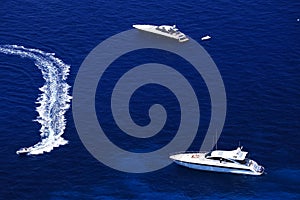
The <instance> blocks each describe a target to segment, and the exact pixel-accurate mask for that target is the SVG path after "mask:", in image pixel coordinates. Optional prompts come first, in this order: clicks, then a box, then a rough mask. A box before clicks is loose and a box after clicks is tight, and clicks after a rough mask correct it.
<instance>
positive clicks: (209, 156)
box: [170, 147, 264, 175]
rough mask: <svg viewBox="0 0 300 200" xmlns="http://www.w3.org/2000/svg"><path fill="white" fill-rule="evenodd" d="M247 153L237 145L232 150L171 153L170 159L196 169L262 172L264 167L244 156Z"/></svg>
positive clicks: (250, 173)
mask: <svg viewBox="0 0 300 200" xmlns="http://www.w3.org/2000/svg"><path fill="white" fill-rule="evenodd" d="M247 153H248V152H245V151H242V148H240V147H238V148H237V149H236V150H232V151H221V150H214V151H211V152H204V153H201V152H185V153H176V154H173V155H171V156H170V159H172V160H173V161H174V162H175V163H177V164H179V165H182V166H184V167H188V168H192V169H197V170H205V171H215V172H225V173H235V174H248V175H261V174H263V173H264V167H263V166H260V165H258V164H257V163H256V162H255V161H254V160H250V159H249V158H246V155H247Z"/></svg>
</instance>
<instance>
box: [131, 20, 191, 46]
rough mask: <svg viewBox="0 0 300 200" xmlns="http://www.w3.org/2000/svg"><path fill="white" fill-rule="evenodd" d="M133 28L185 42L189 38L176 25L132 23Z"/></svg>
mask: <svg viewBox="0 0 300 200" xmlns="http://www.w3.org/2000/svg"><path fill="white" fill-rule="evenodd" d="M132 26H133V27H134V28H136V29H139V30H142V31H146V32H150V33H155V34H158V35H163V36H166V37H169V38H173V39H176V40H178V41H179V42H186V41H188V40H189V39H188V38H187V36H186V35H185V34H183V33H182V32H180V31H179V30H178V29H177V27H176V25H173V26H169V25H161V26H154V25H137V24H136V25H132Z"/></svg>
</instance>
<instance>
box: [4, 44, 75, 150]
mask: <svg viewBox="0 0 300 200" xmlns="http://www.w3.org/2000/svg"><path fill="white" fill-rule="evenodd" d="M0 53H5V54H10V55H18V56H21V57H23V58H29V59H33V60H34V63H35V65H36V66H37V67H38V68H39V69H40V70H41V72H42V75H43V78H44V80H45V84H44V86H43V87H41V88H40V91H41V92H42V93H41V94H40V95H39V97H38V98H37V101H36V104H39V106H38V107H37V108H36V111H37V112H38V113H39V116H38V117H37V119H36V120H35V121H37V122H39V123H40V124H41V125H42V127H41V129H40V132H41V134H40V135H41V141H40V142H38V143H37V144H35V145H33V146H31V147H28V148H21V149H20V150H19V151H17V153H18V152H20V151H23V152H26V153H27V155H37V154H43V153H44V152H50V151H51V150H53V148H54V147H59V146H61V145H65V144H67V143H68V141H67V140H65V139H64V138H62V135H63V133H64V130H65V127H66V119H65V116H64V114H65V112H66V111H67V110H68V108H69V107H70V104H69V103H70V101H71V99H72V97H71V96H70V95H69V94H68V91H69V89H70V86H69V85H68V84H67V83H66V79H67V76H68V75H69V71H70V66H69V65H66V64H65V63H64V62H63V61H62V60H60V59H58V58H56V57H54V53H46V52H43V51H41V50H38V49H28V48H25V47H23V46H17V45H3V46H0Z"/></svg>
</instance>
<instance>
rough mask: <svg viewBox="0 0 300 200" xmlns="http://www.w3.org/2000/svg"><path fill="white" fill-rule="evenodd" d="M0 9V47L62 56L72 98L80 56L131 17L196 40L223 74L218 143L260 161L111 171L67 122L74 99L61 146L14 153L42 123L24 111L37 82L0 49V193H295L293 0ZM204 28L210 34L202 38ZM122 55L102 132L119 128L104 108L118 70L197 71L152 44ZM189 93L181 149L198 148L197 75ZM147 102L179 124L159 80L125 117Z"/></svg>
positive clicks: (100, 101)
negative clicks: (147, 65) (191, 115)
mask: <svg viewBox="0 0 300 200" xmlns="http://www.w3.org/2000/svg"><path fill="white" fill-rule="evenodd" d="M0 16H1V17H0V46H3V45H18V46H24V47H25V48H30V49H37V50H40V51H43V52H46V53H55V57H56V58H59V59H61V60H62V61H63V62H64V63H65V64H66V65H70V74H69V76H68V78H67V79H66V82H67V83H68V84H69V85H70V86H71V88H70V91H69V93H70V95H72V89H73V84H74V82H75V78H76V75H77V72H78V70H79V68H80V66H81V64H82V62H83V61H84V59H85V57H86V56H87V55H88V54H89V52H90V51H91V50H92V49H93V48H95V47H96V46H97V45H98V44H99V43H101V42H102V41H104V40H105V39H107V38H109V37H111V36H113V35H115V34H118V33H120V32H122V31H126V30H129V29H132V25H133V24H157V25H160V24H170V25H173V24H176V25H177V26H178V27H179V29H180V30H181V31H182V32H184V33H185V34H187V35H188V36H189V37H191V38H193V39H194V40H196V41H198V42H199V44H201V45H202V46H203V47H204V48H205V50H206V51H207V52H208V53H209V55H210V56H211V57H212V58H213V60H214V62H215V63H216V65H217V67H218V69H219V71H220V74H221V76H222V79H223V82H224V86H225V90H226V96H227V115H226V121H225V125H224V128H223V132H222V135H221V137H220V138H219V141H218V148H219V149H233V148H236V147H237V145H239V143H241V145H243V146H244V149H245V150H246V151H249V152H250V157H251V158H253V159H254V160H256V161H257V162H258V163H260V164H262V165H263V166H264V167H265V169H266V174H264V175H262V176H245V175H232V174H221V173H212V172H202V171H196V170H190V169H187V168H183V167H180V166H177V165H175V164H171V165H169V166H167V167H165V168H163V169H160V170H157V171H153V172H149V173H141V174H135V173H125V172H120V171H117V170H114V169H111V168H109V167H107V166H106V165H104V164H102V163H100V162H99V161H98V160H96V159H95V158H94V157H93V156H92V155H91V154H90V153H89V152H88V151H87V150H86V148H85V147H84V145H83V144H82V142H81V140H80V138H79V135H78V133H77V130H76V127H75V123H74V120H73V115H72V106H71V108H70V109H69V110H67V112H66V113H65V117H66V126H65V130H64V133H63V135H62V137H63V138H64V139H66V140H67V141H69V143H68V144H67V145H63V146H60V147H58V148H54V149H53V150H52V151H51V152H49V153H44V154H41V155H33V156H18V155H16V151H17V150H18V149H20V148H21V147H28V146H31V145H34V144H36V143H38V142H39V141H40V140H41V136H40V132H39V130H40V128H41V124H39V123H38V122H36V121H33V120H35V119H36V118H37V116H38V112H37V111H36V107H37V106H38V105H37V104H36V103H35V102H36V101H37V98H38V96H39V94H41V91H40V90H39V88H41V87H42V86H43V85H44V82H45V80H44V79H43V76H42V73H41V70H40V69H39V68H38V67H37V66H36V65H35V63H34V62H33V60H32V59H28V58H25V57H24V56H23V58H22V57H20V56H18V55H9V54H4V53H3V52H2V53H1V52H0V73H1V75H0V94H1V95H0V108H1V112H0V133H1V135H0V147H1V148H0V186H1V187H0V199H53V200H54V199H59V200H66V199H300V159H299V158H300V157H299V155H300V148H299V144H300V137H299V136H300V135H299V133H300V84H299V83H300V71H299V68H300V39H299V35H300V20H299V18H300V3H299V2H298V1H294V0H293V1H291V0H288V1H269V0H266V1H258V0H249V1H233V0H228V1H223V0H217V1H185V2H184V1H179V0H173V1H170V0H161V1H157V0H154V1H138V0H134V1H120V0H117V1H102V0H95V1H90V0H88V1H70V0H65V1H58V0H52V1H37V0H22V1H21V0H17V1H8V0H2V1H1V2H0ZM205 35H210V36H211V37H212V39H211V40H208V41H201V37H202V36H205ZM149 37H151V36H150V35H149ZM160 55H162V56H160ZM129 56H131V57H130V58H129V59H120V60H119V61H118V62H116V63H114V64H115V67H112V69H113V70H112V69H111V70H110V71H108V72H107V73H106V78H104V83H103V85H102V90H100V89H99V90H97V94H96V97H95V98H96V102H97V103H96V105H95V108H96V110H97V114H99V115H101V114H102V115H103V114H105V115H107V118H105V117H104V118H101V119H100V118H99V119H100V120H99V121H100V122H101V123H102V124H104V125H103V126H104V127H105V129H106V130H108V131H109V130H111V132H114V131H116V130H118V129H117V128H116V124H115V123H113V120H112V116H111V114H109V113H110V112H109V102H110V100H109V99H110V95H111V93H110V92H109V90H110V89H112V86H113V84H114V83H112V82H114V81H115V78H116V74H117V77H118V76H120V73H122V69H123V72H124V67H125V68H126V67H127V68H129V67H130V66H131V67H134V66H136V65H137V64H141V63H143V62H147V61H149V60H151V61H152V62H153V59H155V58H157V59H158V60H157V62H163V63H165V64H170V65H172V67H174V68H176V69H178V70H179V71H180V70H181V71H180V72H182V73H185V76H186V77H187V78H188V79H190V80H191V82H193V80H195V79H198V78H197V77H196V75H195V73H194V71H193V70H190V69H189V67H188V66H186V68H184V69H185V70H183V69H182V68H180V66H181V64H182V63H183V62H184V61H182V60H179V61H176V62H172V59H171V60H170V59H167V58H168V55H164V54H163V53H162V54H161V52H155V51H153V52H147V51H145V52H141V54H138V55H137V56H136V57H134V55H133V54H131V55H129ZM145 58H146V60H143V59H145ZM147 59H148V60H147ZM118 66H120V69H121V72H118ZM121 66H122V67H123V68H122V67H121ZM142 89H144V92H143V91H142ZM195 92H196V93H197V95H198V97H199V102H200V109H201V120H200V126H199V131H198V134H197V137H196V139H195V140H194V142H193V143H192V145H191V146H190V148H189V150H198V149H199V148H200V146H201V143H202V139H203V135H204V134H205V131H206V130H207V127H208V124H209V119H210V104H209V103H210V101H209V94H208V92H207V88H206V87H205V84H204V83H202V84H200V85H199V88H196V89H195ZM200 94H201V95H200ZM162 95H163V96H162ZM166 95H167V96H170V100H168V98H167V97H166ZM149 99H150V100H149ZM151 99H153V100H151ZM135 102H139V103H135ZM140 102H142V103H140ZM151 103H163V104H164V105H166V106H168V105H169V106H170V107H171V108H170V113H168V117H171V119H169V120H168V121H167V125H166V126H165V127H164V128H165V129H167V131H170V130H171V132H172V130H176V129H177V128H178V123H179V122H178V120H179V118H180V117H178V115H179V114H180V112H178V108H177V106H178V102H176V100H174V96H172V94H171V93H170V94H169V92H168V91H166V90H165V88H162V87H158V86H156V85H150V86H148V87H144V88H141V90H139V91H137V92H136V93H135V94H134V96H133V103H132V105H133V106H132V107H131V108H132V111H131V112H132V116H133V118H134V119H135V120H136V121H137V122H138V123H139V124H141V125H145V124H147V123H148V122H149V118H147V117H145V116H147V111H148V108H149V104H151ZM173 107H174V108H173ZM86 123H87V126H88V122H86ZM175 133H176V132H175ZM173 136H174V135H171V136H166V138H164V134H161V135H159V137H156V138H152V140H148V141H147V139H139V140H138V141H137V140H135V139H134V138H132V137H126V135H122V137H121V139H120V138H119V137H118V135H117V134H115V135H114V134H113V133H112V134H111V136H110V139H111V140H112V141H113V142H114V143H116V144H118V145H119V146H121V147H122V148H124V149H127V150H128V151H134V152H150V151H153V150H155V149H159V148H161V147H162V146H164V145H165V144H166V141H168V140H170V139H172V137H173ZM143 142H146V143H143ZM143 144H146V145H143ZM107 153H109V152H107ZM170 153H171V152H170Z"/></svg>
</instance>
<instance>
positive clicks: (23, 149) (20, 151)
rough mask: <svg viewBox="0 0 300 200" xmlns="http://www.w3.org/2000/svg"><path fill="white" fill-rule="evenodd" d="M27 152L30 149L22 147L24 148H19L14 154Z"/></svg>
mask: <svg viewBox="0 0 300 200" xmlns="http://www.w3.org/2000/svg"><path fill="white" fill-rule="evenodd" d="M29 152H30V149H29V148H26V147H24V148H21V149H19V150H18V151H16V154H18V155H26V154H28V153H29Z"/></svg>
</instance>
